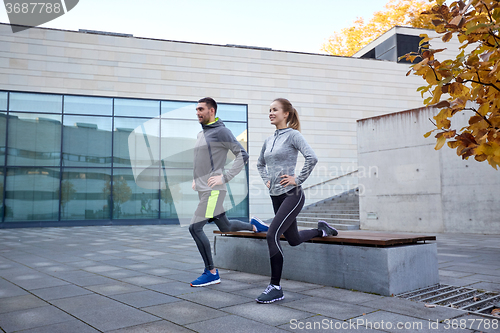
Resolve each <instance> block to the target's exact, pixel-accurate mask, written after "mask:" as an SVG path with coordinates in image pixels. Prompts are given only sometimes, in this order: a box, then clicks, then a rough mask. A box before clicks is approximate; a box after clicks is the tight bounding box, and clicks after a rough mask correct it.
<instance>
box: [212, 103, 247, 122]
mask: <svg viewBox="0 0 500 333" xmlns="http://www.w3.org/2000/svg"><path fill="white" fill-rule="evenodd" d="M217 117H220V118H221V119H222V120H223V121H229V120H232V121H247V106H246V105H234V104H218V105H217Z"/></svg>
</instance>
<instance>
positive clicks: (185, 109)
mask: <svg viewBox="0 0 500 333" xmlns="http://www.w3.org/2000/svg"><path fill="white" fill-rule="evenodd" d="M196 105H198V103H193V102H168V101H162V102H161V117H162V118H170V119H191V120H198V118H197V117H196Z"/></svg>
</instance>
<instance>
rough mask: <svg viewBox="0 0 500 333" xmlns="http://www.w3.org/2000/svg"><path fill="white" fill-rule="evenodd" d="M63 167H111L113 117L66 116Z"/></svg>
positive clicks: (64, 122)
mask: <svg viewBox="0 0 500 333" xmlns="http://www.w3.org/2000/svg"><path fill="white" fill-rule="evenodd" d="M63 125H64V127H63V157H62V158H63V166H95V167H102V166H111V127H112V120H111V117H89V116H64V120H63Z"/></svg>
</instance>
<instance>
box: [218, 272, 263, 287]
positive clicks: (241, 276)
mask: <svg viewBox="0 0 500 333" xmlns="http://www.w3.org/2000/svg"><path fill="white" fill-rule="evenodd" d="M226 279H229V280H234V281H239V282H246V283H258V284H265V286H267V285H268V284H269V277H268V276H263V275H257V274H250V273H243V272H235V273H234V274H230V276H228V277H227V278H226ZM266 283H267V284H266ZM264 289H265V287H264Z"/></svg>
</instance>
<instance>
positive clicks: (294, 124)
mask: <svg viewBox="0 0 500 333" xmlns="http://www.w3.org/2000/svg"><path fill="white" fill-rule="evenodd" d="M276 101H278V102H280V104H281V107H282V108H283V112H288V118H287V122H286V123H287V126H288V127H290V128H293V129H294V130H297V131H299V132H300V120H299V114H298V113H297V110H295V108H294V107H293V106H292V103H290V101H289V100H287V99H286V98H276V99H275V100H274V101H273V102H276Z"/></svg>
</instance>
